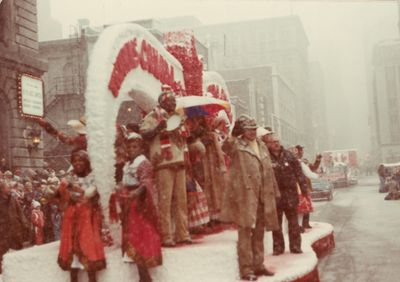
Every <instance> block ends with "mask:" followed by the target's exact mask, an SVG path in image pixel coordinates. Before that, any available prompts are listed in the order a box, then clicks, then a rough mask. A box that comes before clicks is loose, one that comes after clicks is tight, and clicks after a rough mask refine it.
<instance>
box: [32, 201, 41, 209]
mask: <svg viewBox="0 0 400 282" xmlns="http://www.w3.org/2000/svg"><path fill="white" fill-rule="evenodd" d="M32 207H33V208H34V209H36V208H37V207H40V203H39V202H38V201H35V200H33V201H32Z"/></svg>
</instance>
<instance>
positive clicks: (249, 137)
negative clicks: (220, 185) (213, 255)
mask: <svg viewBox="0 0 400 282" xmlns="http://www.w3.org/2000/svg"><path fill="white" fill-rule="evenodd" d="M241 121H242V123H241V125H239V123H238V122H237V123H236V125H235V127H238V126H241V127H242V128H241V129H240V130H237V128H236V129H235V130H234V131H233V132H234V134H235V133H236V134H238V133H239V134H240V136H237V137H235V136H232V137H230V138H229V139H228V140H227V141H225V143H224V145H223V147H222V149H223V150H224V151H225V152H226V153H227V154H228V155H229V156H230V157H231V158H232V162H231V163H232V166H231V168H230V180H231V181H230V185H228V186H227V189H226V192H225V195H224V200H223V207H222V214H221V219H222V220H224V221H231V222H235V223H236V224H237V225H238V244H237V251H238V259H239V269H240V276H241V279H243V280H248V281H254V280H257V275H258V276H261V275H268V276H271V275H273V274H274V273H272V272H270V271H269V270H267V269H266V268H265V267H264V264H263V263H264V232H265V229H266V230H267V231H272V230H278V229H279V223H278V217H277V213H276V203H275V198H276V197H279V196H280V193H279V190H278V186H277V184H276V181H275V177H274V172H273V169H272V166H271V160H270V157H269V154H268V150H267V148H266V147H265V145H264V144H263V142H262V141H261V140H259V139H257V138H256V129H257V124H256V122H255V120H254V119H252V118H250V117H241ZM236 134H235V135H236Z"/></svg>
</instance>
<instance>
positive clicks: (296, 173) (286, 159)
mask: <svg viewBox="0 0 400 282" xmlns="http://www.w3.org/2000/svg"><path fill="white" fill-rule="evenodd" d="M271 161H272V167H273V169H274V173H275V179H276V182H277V183H278V187H279V191H280V192H281V198H280V199H279V201H278V207H281V208H297V205H298V203H299V195H298V190H297V184H298V185H299V186H300V190H301V192H302V193H304V194H306V193H307V187H308V186H307V182H306V177H305V176H304V174H303V172H302V170H301V165H300V162H299V161H298V159H297V158H296V157H295V156H294V155H293V154H292V153H291V152H290V151H288V150H286V149H284V148H283V147H282V149H281V151H280V153H279V154H278V156H276V155H274V154H272V152H271Z"/></svg>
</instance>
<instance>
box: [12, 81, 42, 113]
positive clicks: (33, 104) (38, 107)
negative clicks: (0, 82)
mask: <svg viewBox="0 0 400 282" xmlns="http://www.w3.org/2000/svg"><path fill="white" fill-rule="evenodd" d="M43 93H44V92H43V81H42V80H41V79H40V78H38V77H34V76H32V75H29V74H20V75H19V76H18V108H19V111H20V113H21V115H22V116H26V117H43V116H44V94H43Z"/></svg>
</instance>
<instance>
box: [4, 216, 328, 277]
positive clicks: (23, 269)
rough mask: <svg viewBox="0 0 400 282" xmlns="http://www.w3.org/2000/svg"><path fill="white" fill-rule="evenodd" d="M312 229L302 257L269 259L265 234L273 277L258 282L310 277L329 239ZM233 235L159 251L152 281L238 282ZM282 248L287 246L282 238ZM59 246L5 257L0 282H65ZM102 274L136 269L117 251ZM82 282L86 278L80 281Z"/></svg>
mask: <svg viewBox="0 0 400 282" xmlns="http://www.w3.org/2000/svg"><path fill="white" fill-rule="evenodd" d="M311 224H312V226H313V228H312V229H310V230H307V232H306V233H304V234H303V236H302V248H303V251H304V253H303V254H296V255H295V254H290V253H289V252H288V251H287V250H286V252H285V253H284V254H283V255H280V256H272V255H271V253H272V236H271V232H268V233H266V235H267V236H266V238H265V246H266V254H267V255H266V258H265V263H266V266H267V267H268V268H269V269H271V270H273V271H275V272H276V274H275V276H273V277H260V279H259V280H258V281H265V282H267V281H268V282H272V281H291V280H294V279H296V278H299V277H302V276H304V275H305V274H307V273H309V272H311V271H312V270H313V269H314V268H315V267H316V265H317V263H318V259H317V257H316V255H315V253H314V251H313V250H312V248H311V244H312V243H313V242H315V241H316V240H318V239H320V238H322V237H324V236H326V235H328V234H330V233H331V232H332V230H333V228H332V226H331V225H330V224H327V223H320V222H314V223H311ZM236 240H237V232H236V231H235V230H226V231H224V232H221V233H218V234H214V235H209V236H206V237H203V238H201V239H197V240H195V243H194V244H193V245H186V246H181V247H176V248H168V249H163V265H162V266H160V267H158V268H155V269H152V270H151V274H152V276H153V278H154V281H161V282H163V281H165V282H167V281H173V282H181V281H182V282H187V281H196V282H197V281H207V282H210V281H211V282H212V281H215V282H217V281H218V282H224V281H226V282H232V281H235V280H239V273H238V265H237V257H236ZM286 243H287V244H286V245H287V246H288V241H287V238H286ZM58 246H59V243H58V242H55V243H50V244H46V245H42V246H36V247H32V248H28V249H24V250H21V251H15V252H10V253H7V254H6V255H5V257H4V262H3V270H4V272H3V281H1V280H0V282H36V281H43V282H47V281H52V282H67V281H69V275H68V273H67V272H65V271H62V270H61V269H60V268H59V267H58V265H57V262H56V261H57V253H58ZM106 256H107V269H106V270H104V271H101V272H99V273H98V281H102V282H107V281H110V282H111V281H113V282H114V281H119V282H127V281H138V276H137V271H136V267H134V265H132V264H127V263H124V262H122V258H121V252H120V250H119V248H117V247H111V248H107V250H106ZM79 281H82V282H86V281H87V278H86V274H85V273H84V272H82V273H80V280H79Z"/></svg>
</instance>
